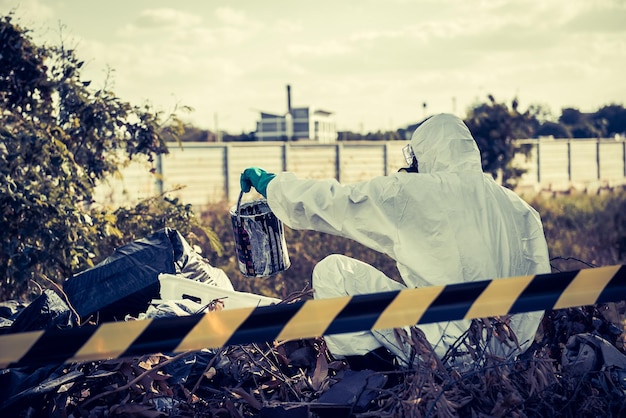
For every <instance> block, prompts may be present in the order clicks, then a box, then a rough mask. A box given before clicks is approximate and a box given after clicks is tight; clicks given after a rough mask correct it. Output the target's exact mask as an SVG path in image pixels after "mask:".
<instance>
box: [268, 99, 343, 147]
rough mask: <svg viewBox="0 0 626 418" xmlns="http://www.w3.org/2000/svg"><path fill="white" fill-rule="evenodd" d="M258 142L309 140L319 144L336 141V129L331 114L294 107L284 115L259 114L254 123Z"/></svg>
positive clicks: (309, 108)
mask: <svg viewBox="0 0 626 418" xmlns="http://www.w3.org/2000/svg"><path fill="white" fill-rule="evenodd" d="M256 138H257V140H258V141H298V140H306V139H310V140H313V141H317V142H319V143H321V144H328V143H332V142H335V141H336V140H337V127H336V124H335V120H334V118H333V117H332V113H331V112H327V111H325V110H321V109H313V108H311V107H294V108H293V109H291V112H287V113H286V114H284V115H274V114H271V113H264V112H261V120H260V121H258V122H257V123H256Z"/></svg>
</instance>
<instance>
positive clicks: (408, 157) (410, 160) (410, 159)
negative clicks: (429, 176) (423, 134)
mask: <svg viewBox="0 0 626 418" xmlns="http://www.w3.org/2000/svg"><path fill="white" fill-rule="evenodd" d="M402 155H404V160H405V161H406V163H407V164H408V165H409V166H408V167H402V168H401V169H399V170H398V173H418V172H419V171H418V169H417V167H418V164H417V158H415V154H414V153H413V149H412V148H411V145H410V144H406V145H405V146H404V147H402Z"/></svg>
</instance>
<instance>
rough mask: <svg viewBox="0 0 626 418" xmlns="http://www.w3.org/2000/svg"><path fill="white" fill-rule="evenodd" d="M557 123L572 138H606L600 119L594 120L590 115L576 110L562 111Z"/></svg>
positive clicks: (567, 109)
mask: <svg viewBox="0 0 626 418" xmlns="http://www.w3.org/2000/svg"><path fill="white" fill-rule="evenodd" d="M559 122H560V123H561V124H562V125H564V126H565V127H566V128H567V130H568V131H569V132H571V136H572V137H573V138H601V137H604V136H606V128H604V127H603V126H602V125H603V120H602V119H598V120H595V119H594V118H593V117H592V115H591V114H587V113H582V112H581V111H579V110H578V109H572V108H565V109H563V111H562V112H561V116H560V117H559Z"/></svg>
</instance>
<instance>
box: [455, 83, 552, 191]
mask: <svg viewBox="0 0 626 418" xmlns="http://www.w3.org/2000/svg"><path fill="white" fill-rule="evenodd" d="M541 112H542V110H541V108H537V107H532V106H531V107H529V108H528V109H527V110H526V111H525V112H520V111H519V110H518V102H517V99H515V100H513V101H512V103H511V108H509V106H508V105H507V104H506V103H498V102H496V100H495V99H494V97H493V96H491V95H490V96H489V103H483V104H480V105H477V106H475V107H474V108H472V109H470V110H469V111H468V114H467V117H466V119H465V123H466V124H467V127H468V128H469V130H470V132H471V133H472V135H473V136H474V139H475V140H476V142H477V144H478V148H479V149H480V153H481V157H482V165H483V170H484V171H485V172H486V173H491V174H492V175H493V177H494V178H497V177H499V176H500V175H501V176H502V184H504V185H506V186H508V187H511V188H513V187H515V185H516V182H517V178H518V177H519V176H521V175H522V174H524V170H520V169H519V168H515V167H513V165H512V161H513V157H514V156H515V154H516V153H517V152H524V153H528V152H530V149H531V147H530V145H529V144H527V145H522V146H521V147H519V148H518V147H517V146H516V145H515V144H514V142H513V140H514V139H524V138H532V137H533V135H534V132H535V130H536V129H537V128H538V126H539V120H538V115H539V114H540V113H541Z"/></svg>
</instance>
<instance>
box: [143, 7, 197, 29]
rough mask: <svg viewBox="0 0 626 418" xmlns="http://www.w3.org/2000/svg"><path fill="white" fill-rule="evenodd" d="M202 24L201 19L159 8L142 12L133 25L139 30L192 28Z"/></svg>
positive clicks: (192, 15) (173, 10) (185, 13)
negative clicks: (139, 28)
mask: <svg viewBox="0 0 626 418" xmlns="http://www.w3.org/2000/svg"><path fill="white" fill-rule="evenodd" d="M200 23H202V18H200V17H199V16H197V15H195V14H191V13H187V12H183V11H180V10H175V9H169V8H160V9H147V10H143V11H142V12H141V13H140V14H139V17H138V18H137V19H135V24H136V25H137V26H138V27H141V28H148V29H152V28H155V29H161V28H163V27H193V26H196V25H199V24H200Z"/></svg>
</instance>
